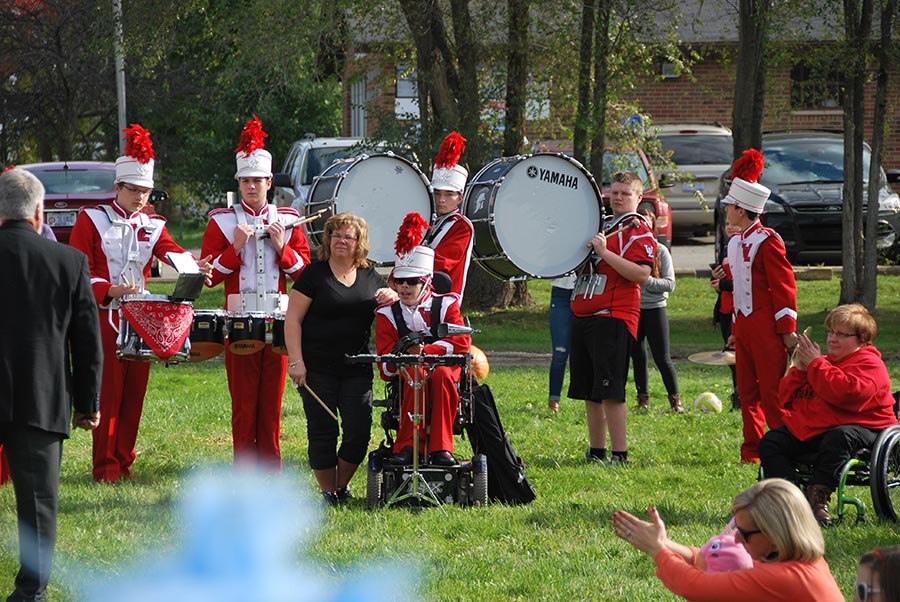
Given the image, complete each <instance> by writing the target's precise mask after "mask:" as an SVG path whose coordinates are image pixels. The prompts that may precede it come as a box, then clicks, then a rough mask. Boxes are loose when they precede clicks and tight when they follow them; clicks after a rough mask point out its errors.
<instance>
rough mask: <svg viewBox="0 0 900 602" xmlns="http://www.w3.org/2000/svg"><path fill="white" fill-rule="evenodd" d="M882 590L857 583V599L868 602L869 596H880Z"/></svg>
mask: <svg viewBox="0 0 900 602" xmlns="http://www.w3.org/2000/svg"><path fill="white" fill-rule="evenodd" d="M880 593H881V590H880V589H878V588H877V587H872V586H871V585H870V584H868V583H860V582H859V581H857V582H856V597H857V598H859V602H866V600H868V599H869V596H871V595H872V594H880Z"/></svg>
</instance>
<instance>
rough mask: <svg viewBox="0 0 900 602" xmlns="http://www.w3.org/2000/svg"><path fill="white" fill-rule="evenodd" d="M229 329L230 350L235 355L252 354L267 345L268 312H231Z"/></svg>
mask: <svg viewBox="0 0 900 602" xmlns="http://www.w3.org/2000/svg"><path fill="white" fill-rule="evenodd" d="M227 329H228V350H229V351H231V353H233V354H235V355H252V354H254V353H258V352H260V351H262V350H263V347H265V346H266V314H262V313H255V312H253V313H230V314H228V318H227Z"/></svg>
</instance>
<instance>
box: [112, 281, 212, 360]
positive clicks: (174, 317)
mask: <svg viewBox="0 0 900 602" xmlns="http://www.w3.org/2000/svg"><path fill="white" fill-rule="evenodd" d="M193 313H194V312H193V307H192V306H191V303H190V302H189V301H170V300H169V297H167V296H165V295H127V296H125V297H123V298H122V300H121V303H120V305H119V336H118V337H117V339H116V357H118V358H119V359H120V360H129V361H138V362H150V361H162V362H167V363H176V362H180V361H187V360H188V359H189V357H190V351H191V341H190V339H189V338H188V335H189V333H190V330H191V322H192V320H193Z"/></svg>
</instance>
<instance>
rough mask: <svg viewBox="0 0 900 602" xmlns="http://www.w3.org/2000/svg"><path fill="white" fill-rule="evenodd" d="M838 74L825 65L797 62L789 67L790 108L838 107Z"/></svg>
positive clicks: (840, 99) (820, 108)
mask: <svg viewBox="0 0 900 602" xmlns="http://www.w3.org/2000/svg"><path fill="white" fill-rule="evenodd" d="M842 99H843V96H842V94H841V84H840V75H839V74H838V72H837V70H835V69H831V68H830V67H828V66H827V65H810V64H808V63H803V62H801V63H798V64H796V65H794V67H793V68H792V69H791V108H792V109H794V110H804V109H805V110H822V109H839V108H840V107H841V101H842Z"/></svg>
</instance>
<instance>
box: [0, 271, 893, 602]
mask: <svg viewBox="0 0 900 602" xmlns="http://www.w3.org/2000/svg"><path fill="white" fill-rule="evenodd" d="M536 284H537V285H536V286H532V289H533V290H534V291H536V292H535V296H536V298H537V300H538V306H537V307H535V308H529V309H526V310H520V311H504V312H497V313H492V314H487V315H473V316H471V317H472V323H473V326H476V327H478V328H480V329H481V330H482V332H481V333H480V334H477V335H476V337H475V342H476V344H478V345H479V346H480V347H482V348H483V349H486V350H488V354H489V356H490V351H491V350H500V349H524V350H531V351H541V352H547V351H549V348H550V345H549V335H548V333H547V326H546V309H547V307H546V304H547V294H546V293H547V290H548V288H547V287H546V283H536ZM898 288H900V278H896V277H881V278H880V280H879V293H880V299H881V304H882V306H883V309H881V310H880V311H879V312H878V319H879V325H880V328H881V332H880V334H879V336H878V337H877V339H876V343H877V344H878V346H879V347H880V348H881V349H882V350H883V351H885V352H886V355H887V357H888V358H889V362H888V366H889V369H890V373H891V376H892V378H893V379H894V382H895V383H897V382H900V380H898V379H900V362H898V361H897V359H898V354H900V349H898V346H900V338H898V336H897V334H898V332H897V330H898V328H900V326H898V324H900V320H898V316H897V309H896V308H895V307H893V304H892V300H893V299H896V298H897V293H898ZM207 295H211V296H208V297H207V296H204V297H203V298H201V300H200V302H199V303H198V307H200V306H205V307H216V306H220V303H221V290H220V289H218V290H214V291H211V292H209V293H207ZM837 298H838V282H837V281H836V280H835V281H832V282H827V283H806V282H801V283H800V314H801V317H800V324H801V326H806V325H813V327H814V331H813V335H814V337H815V336H816V335H818V336H817V338H818V339H819V340H820V341H822V335H823V334H824V330H823V327H821V322H822V317H823V315H824V313H823V312H825V311H826V310H827V309H829V308H830V307H831V306H833V305H834V304H835V302H836V300H837ZM713 301H714V298H713V295H712V291H711V290H710V289H709V286H708V284H707V283H706V282H705V281H703V280H699V279H682V280H680V281H679V284H678V289H677V290H676V292H675V293H674V294H673V295H672V298H671V300H670V312H669V315H670V319H671V326H672V343H673V355H674V356H675V357H676V367H677V369H678V373H679V381H680V385H681V391H682V395H683V397H684V398H685V399H686V400H688V401H689V400H692V399H693V398H694V396H696V395H697V394H699V393H700V392H702V391H706V390H711V391H715V392H716V393H717V394H718V395H719V396H720V397H721V398H723V399H725V398H727V395H728V393H729V391H730V375H729V372H728V370H727V369H726V368H723V367H710V366H698V365H694V364H690V363H688V362H687V361H686V360H685V359H684V358H686V357H687V355H689V354H690V353H693V352H694V351H699V350H709V349H717V348H719V347H720V346H721V339H720V336H719V333H718V330H717V329H715V328H713V327H712V325H711V324H710V315H711V311H712V305H713ZM501 325H504V326H501ZM650 376H651V382H650V390H651V403H652V404H653V406H652V409H651V411H650V412H648V413H640V412H631V413H630V415H629V423H628V435H629V447H630V455H631V458H632V462H633V464H632V466H631V467H629V468H627V469H611V468H609V467H605V466H597V465H586V464H585V463H584V461H583V454H584V449H585V446H586V429H585V426H584V409H583V403H581V402H575V401H571V400H566V399H564V400H563V402H562V410H561V412H560V414H559V415H558V416H552V415H550V414H549V413H548V412H547V410H546V399H547V391H546V388H547V371H546V368H545V367H538V368H526V367H518V368H516V367H514V368H500V367H494V368H493V369H492V371H491V374H490V376H489V377H488V379H487V382H488V383H489V384H490V385H491V387H492V389H493V390H494V393H495V396H496V398H497V402H498V405H499V407H500V412H501V417H502V419H503V422H504V426H505V427H506V429H507V431H508V433H509V436H510V439H511V441H512V443H513V445H514V446H515V448H516V450H517V452H518V453H519V454H520V455H521V456H522V457H523V458H524V459H525V461H526V463H527V466H528V469H527V470H528V478H529V480H530V481H531V483H532V484H533V486H534V488H535V490H536V491H537V495H538V498H537V500H535V502H533V503H532V504H530V505H527V506H522V507H506V506H502V505H491V506H489V507H486V508H468V509H463V508H459V507H454V506H446V507H445V509H446V512H447V516H444V514H443V513H442V512H441V511H440V510H436V509H429V510H425V511H421V512H412V511H409V510H407V509H388V510H383V511H379V512H368V511H366V510H365V509H364V503H363V500H362V499H359V498H363V497H364V495H365V494H364V490H365V475H364V474H362V473H361V474H359V475H357V477H356V478H355V479H354V482H353V486H354V493H355V495H356V496H357V498H358V499H356V500H354V501H353V502H352V503H351V504H350V505H349V507H345V508H340V509H334V510H328V511H326V512H325V513H324V517H323V521H322V525H321V528H320V530H319V531H318V533H317V534H316V535H315V536H314V538H313V541H312V543H311V545H310V546H309V548H308V549H306V550H302V551H301V550H298V552H297V559H298V562H304V563H313V564H314V566H315V567H316V568H315V571H316V573H317V574H318V575H319V576H321V577H322V578H334V577H335V576H336V575H337V576H339V575H341V574H343V573H345V572H346V571H349V570H350V569H351V568H352V567H354V566H356V565H357V564H358V563H360V562H363V561H379V562H387V563H388V564H389V565H392V566H406V567H408V566H413V565H414V564H415V565H416V566H418V567H419V570H420V581H421V584H420V587H421V592H422V598H423V599H427V600H440V601H443V600H447V601H450V600H492V601H493V600H566V601H568V600H625V599H627V600H639V601H648V602H649V601H657V600H676V599H677V598H676V597H674V596H672V595H671V594H669V593H667V592H666V590H665V589H664V588H663V587H662V586H661V585H660V583H659V581H658V580H657V579H656V578H655V577H654V576H653V573H654V566H653V563H652V561H651V559H649V558H648V557H646V556H644V555H642V554H640V553H639V552H636V551H635V550H633V549H631V548H630V547H628V546H626V545H625V544H623V543H622V542H621V541H619V540H618V539H616V538H615V536H614V535H613V532H612V528H611V525H610V521H609V516H610V514H611V513H612V512H613V511H614V510H616V509H619V508H625V509H628V510H630V511H632V512H634V513H637V514H643V513H644V512H645V510H646V508H647V506H649V505H655V506H657V507H659V508H660V511H661V514H662V516H663V518H664V520H666V522H667V524H668V526H669V531H670V534H671V536H672V537H673V538H674V539H676V540H678V541H681V542H683V543H687V544H693V545H698V546H699V545H702V544H703V543H704V542H705V541H706V539H708V538H709V537H710V536H712V535H713V534H715V533H717V532H718V531H719V530H720V529H721V526H722V525H723V523H724V521H725V520H726V519H727V515H728V508H729V506H730V502H731V500H732V498H733V497H734V495H735V494H736V493H737V492H738V491H740V490H742V489H744V488H746V487H747V486H748V485H750V484H751V483H752V482H753V481H754V480H755V478H756V469H755V467H753V466H747V465H742V464H740V463H739V462H738V448H739V445H740V432H741V424H740V416H739V415H738V414H735V413H727V412H726V413H723V414H719V415H706V414H700V413H696V412H689V413H687V414H684V415H670V414H666V413H664V412H663V407H664V405H665V395H664V389H663V386H662V383H661V380H660V378H659V375H658V373H657V372H656V371H655V370H654V369H651V371H650ZM633 405H634V401H633V399H632V400H629V407H632V406H633ZM382 436H383V434H382V433H380V432H379V430H378V429H377V428H375V427H374V426H373V440H372V446H373V447H374V445H375V444H376V443H377V442H378V441H380V440H381V438H382ZM137 447H138V459H137V462H136V464H135V467H134V470H135V475H136V477H137V481H136V482H134V483H121V484H116V485H112V486H97V485H94V484H92V482H91V480H90V436H89V435H88V434H87V433H84V432H82V431H79V432H77V433H75V434H74V436H73V437H72V439H70V440H69V441H68V442H67V444H66V448H65V451H64V461H63V475H62V493H61V516H60V527H59V541H58V546H57V549H58V560H59V561H58V563H57V565H56V567H55V568H54V574H53V579H52V585H51V597H52V599H53V600H70V599H73V597H72V594H71V593H70V592H69V591H68V587H67V586H66V583H68V582H71V581H72V580H74V579H75V578H76V577H77V576H79V575H83V574H84V572H85V569H86V568H92V569H95V570H97V571H99V573H100V575H101V576H109V575H114V574H116V573H118V572H119V571H120V570H121V568H120V567H122V566H123V565H126V564H129V563H131V562H132V561H134V560H135V559H136V558H139V557H141V556H142V555H143V554H144V553H148V554H150V555H151V556H152V557H154V558H157V559H158V558H161V557H166V556H168V555H171V554H172V553H173V548H174V546H175V545H176V543H175V542H176V541H177V538H178V537H179V535H180V533H181V529H183V526H181V525H178V524H176V522H177V521H176V517H175V516H174V513H173V503H174V502H175V501H176V500H177V499H179V498H180V497H181V495H182V493H183V484H184V480H183V475H184V473H185V471H187V470H189V469H191V468H193V467H197V466H202V465H205V464H208V463H226V464H227V463H229V462H230V461H231V437H230V401H229V397H228V391H227V384H226V381H225V373H224V366H223V364H222V362H221V360H213V361H209V362H205V363H202V364H188V365H178V366H172V367H169V368H166V367H164V366H159V365H154V366H153V369H152V373H151V379H150V389H149V391H148V394H147V398H146V403H145V409H144V418H143V421H142V425H141V433H140V435H139V438H138V445H137ZM467 449H468V443H467V442H465V441H458V442H457V451H458V452H460V453H459V455H463V456H464V455H466V454H465V450H467ZM282 453H283V456H284V459H285V465H286V467H287V468H288V470H290V471H291V472H293V473H295V474H297V475H299V478H300V480H301V481H302V482H303V483H305V484H309V485H310V486H311V485H312V478H311V475H310V473H309V470H308V467H307V466H306V462H305V459H306V436H305V419H304V417H303V412H302V408H301V406H300V403H299V397H298V396H297V395H296V393H294V392H293V391H291V390H290V389H288V390H287V392H286V393H285V402H284V424H283V436H282ZM854 491H855V493H856V494H857V495H858V496H859V497H860V498H861V499H862V500H863V501H864V502H865V503H866V504H867V506H868V510H867V516H868V518H869V521H868V522H867V523H864V524H860V525H856V524H853V523H852V520H850V521H848V522H847V523H846V524H843V525H841V526H839V527H837V528H835V529H829V530H826V531H825V538H826V545H827V554H826V557H827V560H828V562H829V564H830V566H831V568H832V571H833V572H834V574H835V577H836V579H837V581H838V584H839V585H840V586H841V588H842V591H843V592H844V593H845V595H846V596H847V599H848V600H849V599H850V587H851V584H852V583H853V581H854V576H855V570H856V562H857V559H858V557H859V555H860V554H861V553H863V552H864V551H867V550H869V549H871V548H873V547H875V546H877V545H887V544H892V543H896V542H897V541H898V537H900V532H898V529H900V525H896V524H889V523H883V522H880V521H878V520H877V519H876V517H875V515H874V511H873V510H872V508H871V500H870V497H869V494H868V492H867V491H865V490H863V489H859V488H857V489H855V490H854ZM13 499H14V498H13V492H12V489H11V488H10V487H3V488H0V592H7V591H10V590H11V589H12V583H13V578H14V575H15V570H16V568H17V554H16V551H15V550H16V547H15V529H14V525H15V513H14V501H13ZM228 528H229V525H227V524H223V525H222V529H228Z"/></svg>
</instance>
